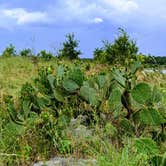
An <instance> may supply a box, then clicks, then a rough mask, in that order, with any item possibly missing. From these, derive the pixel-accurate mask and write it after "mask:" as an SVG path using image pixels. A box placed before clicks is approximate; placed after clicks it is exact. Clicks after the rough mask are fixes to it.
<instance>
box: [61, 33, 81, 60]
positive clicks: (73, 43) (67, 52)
mask: <svg viewBox="0 0 166 166" xmlns="http://www.w3.org/2000/svg"><path fill="white" fill-rule="evenodd" d="M66 38H67V40H66V41H65V42H64V43H63V48H62V49H61V50H59V55H58V57H60V58H68V59H71V60H72V59H78V58H79V55H80V54H81V51H80V50H77V48H78V44H79V42H78V41H77V40H75V39H74V34H73V33H72V34H68V35H66Z"/></svg>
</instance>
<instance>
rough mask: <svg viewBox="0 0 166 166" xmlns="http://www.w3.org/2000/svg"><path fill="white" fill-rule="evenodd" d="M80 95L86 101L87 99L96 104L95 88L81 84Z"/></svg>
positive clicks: (97, 102)
mask: <svg viewBox="0 0 166 166" xmlns="http://www.w3.org/2000/svg"><path fill="white" fill-rule="evenodd" d="M80 96H81V97H83V98H84V99H85V100H86V101H88V102H89V103H90V104H91V105H93V106H98V104H99V101H98V96H97V93H96V91H95V89H93V88H91V87H89V86H87V85H83V86H82V87H81V89H80Z"/></svg>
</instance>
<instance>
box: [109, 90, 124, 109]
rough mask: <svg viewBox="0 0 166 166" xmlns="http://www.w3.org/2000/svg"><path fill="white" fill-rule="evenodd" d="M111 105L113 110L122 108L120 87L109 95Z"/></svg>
mask: <svg viewBox="0 0 166 166" xmlns="http://www.w3.org/2000/svg"><path fill="white" fill-rule="evenodd" d="M109 106H110V109H111V111H117V110H120V109H121V108H122V103H121V92H120V90H119V89H114V90H113V91H112V92H111V94H110V97H109Z"/></svg>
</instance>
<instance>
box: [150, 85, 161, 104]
mask: <svg viewBox="0 0 166 166" xmlns="http://www.w3.org/2000/svg"><path fill="white" fill-rule="evenodd" d="M161 99H162V96H161V93H160V91H159V90H158V89H157V86H154V87H153V92H152V98H151V101H152V102H153V103H158V102H160V101H161Z"/></svg>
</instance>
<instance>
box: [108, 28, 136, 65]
mask: <svg viewBox="0 0 166 166" xmlns="http://www.w3.org/2000/svg"><path fill="white" fill-rule="evenodd" d="M106 52H107V54H108V56H109V59H110V60H113V61H115V62H116V63H120V64H124V63H125V62H126V60H129V59H131V58H135V55H136V54H137V52H138V47H137V46H136V43H135V42H134V41H133V40H130V38H129V36H128V35H127V33H126V32H125V31H124V30H123V29H121V28H119V36H118V38H117V39H115V40H114V43H113V44H112V45H111V47H110V49H107V51H106Z"/></svg>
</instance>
